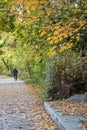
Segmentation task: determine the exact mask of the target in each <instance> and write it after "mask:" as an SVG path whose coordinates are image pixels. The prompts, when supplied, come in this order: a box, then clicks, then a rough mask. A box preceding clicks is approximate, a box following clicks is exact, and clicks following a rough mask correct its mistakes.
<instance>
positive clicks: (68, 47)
mask: <svg viewBox="0 0 87 130" xmlns="http://www.w3.org/2000/svg"><path fill="white" fill-rule="evenodd" d="M72 46H73V43H71V42H69V43H65V44H61V45H60V50H59V52H64V51H65V50H67V49H70V48H71V47H72Z"/></svg>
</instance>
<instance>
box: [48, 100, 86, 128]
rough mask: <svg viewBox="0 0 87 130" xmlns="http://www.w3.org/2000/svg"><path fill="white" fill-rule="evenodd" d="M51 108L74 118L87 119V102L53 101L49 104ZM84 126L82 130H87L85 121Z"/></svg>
mask: <svg viewBox="0 0 87 130" xmlns="http://www.w3.org/2000/svg"><path fill="white" fill-rule="evenodd" d="M49 104H50V106H51V107H52V108H54V109H56V110H57V111H60V112H64V113H68V114H70V115H72V116H75V115H77V116H83V117H85V118H86V119H87V102H75V101H66V100H63V101H60V100H57V101H52V102H49ZM82 123H83V126H82V127H81V128H80V130H87V121H83V122H82Z"/></svg>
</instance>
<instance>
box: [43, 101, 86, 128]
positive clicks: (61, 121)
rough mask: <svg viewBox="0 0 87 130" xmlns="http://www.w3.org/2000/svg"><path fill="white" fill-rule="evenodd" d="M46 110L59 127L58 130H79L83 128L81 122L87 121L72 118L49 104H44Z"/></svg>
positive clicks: (77, 117)
mask: <svg viewBox="0 0 87 130" xmlns="http://www.w3.org/2000/svg"><path fill="white" fill-rule="evenodd" d="M44 108H45V110H46V112H47V113H48V114H49V115H50V117H51V118H52V120H53V121H54V122H55V124H56V125H57V127H58V130H79V128H80V127H81V126H82V123H81V121H83V120H86V119H85V118H83V117H81V116H70V115H68V114H66V113H61V112H58V111H57V110H55V109H53V108H52V107H50V105H49V103H48V102H45V103H44Z"/></svg>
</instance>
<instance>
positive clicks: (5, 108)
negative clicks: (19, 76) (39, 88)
mask: <svg viewBox="0 0 87 130" xmlns="http://www.w3.org/2000/svg"><path fill="white" fill-rule="evenodd" d="M42 106H43V105H42V104H41V103H40V101H39V99H38V96H37V95H35V94H33V93H32V90H31V89H30V88H29V86H26V85H25V84H24V83H23V82H22V81H20V80H18V81H17V82H16V81H14V79H13V78H0V130H56V129H57V128H56V126H55V124H54V123H53V122H52V121H51V120H50V118H49V117H48V116H47V114H46V113H45V111H44V108H43V107H42Z"/></svg>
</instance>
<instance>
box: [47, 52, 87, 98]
mask: <svg viewBox="0 0 87 130" xmlns="http://www.w3.org/2000/svg"><path fill="white" fill-rule="evenodd" d="M50 68H51V70H50V81H51V84H52V87H51V88H49V89H48V92H47V93H48V97H50V96H51V99H52V100H53V99H54V98H67V97H69V96H71V95H73V94H75V93H83V92H85V91H87V87H86V85H87V58H86V56H85V57H80V56H79V55H78V54H76V53H73V52H71V51H68V52H64V53H62V54H58V56H56V58H55V57H54V60H53V62H52V65H51V67H50Z"/></svg>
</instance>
